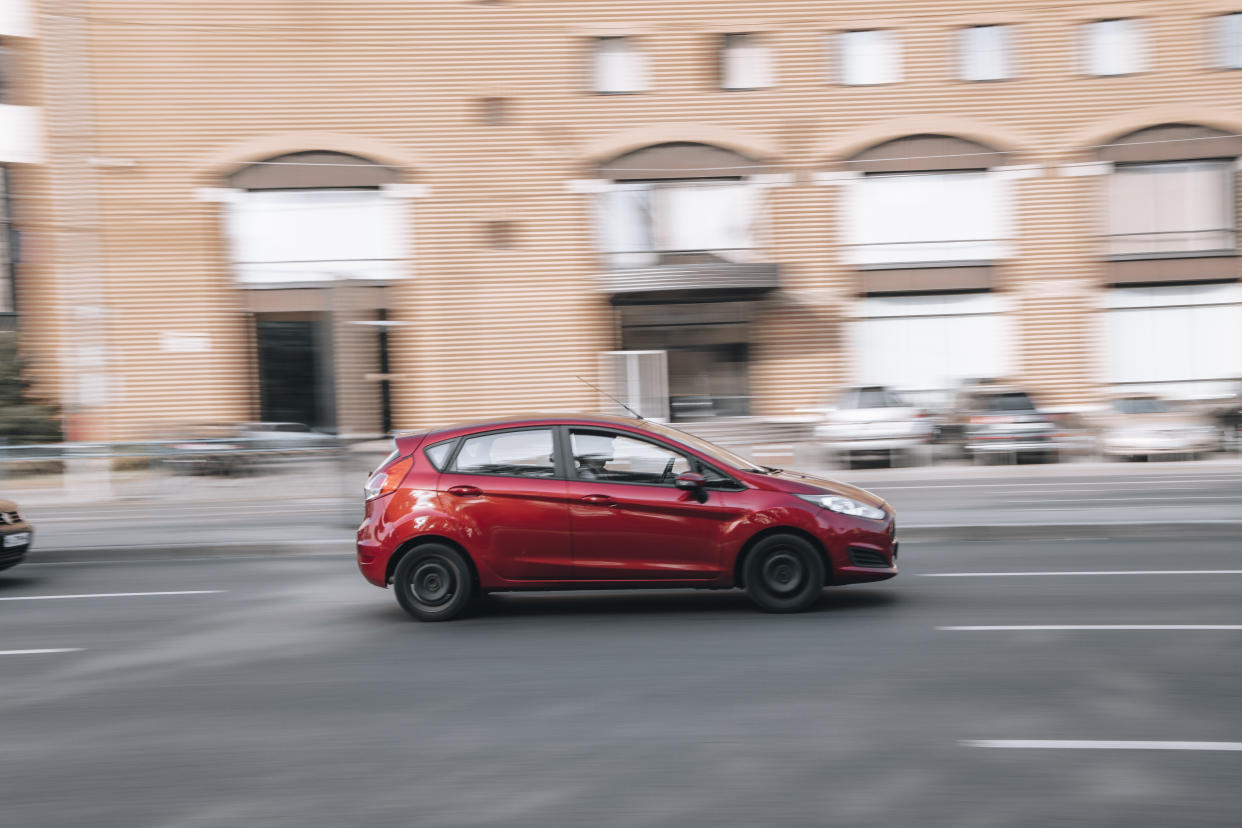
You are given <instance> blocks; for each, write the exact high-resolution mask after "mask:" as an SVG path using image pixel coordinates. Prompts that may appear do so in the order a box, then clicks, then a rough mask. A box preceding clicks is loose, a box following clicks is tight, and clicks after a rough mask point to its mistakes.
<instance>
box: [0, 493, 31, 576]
mask: <svg viewBox="0 0 1242 828" xmlns="http://www.w3.org/2000/svg"><path fill="white" fill-rule="evenodd" d="M33 538H34V527H32V526H31V525H30V524H29V523H27V522H26V520H25V518H23V517H22V516H21V515H20V514H19V513H18V511H17V504H16V503H14V502H13V501H11V500H0V569H8V568H9V567H12V566H17V565H18V564H19V563H21V562H22V560H23V559H24V558H25V557H26V553H27V552H29V551H30V545H31V542H32V539H33Z"/></svg>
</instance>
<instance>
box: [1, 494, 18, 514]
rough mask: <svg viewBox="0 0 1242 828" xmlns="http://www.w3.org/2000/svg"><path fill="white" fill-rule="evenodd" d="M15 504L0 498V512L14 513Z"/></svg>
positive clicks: (15, 509)
mask: <svg viewBox="0 0 1242 828" xmlns="http://www.w3.org/2000/svg"><path fill="white" fill-rule="evenodd" d="M16 511H17V504H16V503H14V502H13V501H11V500H5V499H4V498H2V497H0V512H16Z"/></svg>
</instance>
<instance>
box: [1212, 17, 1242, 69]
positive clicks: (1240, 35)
mask: <svg viewBox="0 0 1242 828" xmlns="http://www.w3.org/2000/svg"><path fill="white" fill-rule="evenodd" d="M1215 23H1216V65H1217V66H1219V67H1220V68H1221V69H1242V12H1234V13H1233V14H1222V15H1221V16H1220V17H1217V18H1216V20H1215Z"/></svg>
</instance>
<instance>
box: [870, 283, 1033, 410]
mask: <svg viewBox="0 0 1242 828" xmlns="http://www.w3.org/2000/svg"><path fill="white" fill-rule="evenodd" d="M999 311H1000V308H999V307H998V303H997V301H996V297H994V296H992V295H991V294H941V295H933V296H885V297H871V298H868V299H866V300H864V301H863V303H862V307H861V312H862V315H863V316H865V317H866V318H863V319H860V320H858V321H856V322H853V323H852V324H851V329H850V330H851V337H850V339H851V346H852V348H853V355H852V356H853V362H854V365H855V373H854V379H855V381H856V382H857V383H859V384H860V385H887V386H890V387H892V388H898V389H902V390H905V391H937V390H945V389H949V388H952V387H954V386H955V385H957V384H958V383H960V382H961V381H962V380H965V379H977V378H997V377H1004V376H1006V375H1007V374H1008V370H1009V367H1010V358H1009V338H1008V330H1007V328H1006V322H1005V317H1004V315H1003V314H1001V313H1000V312H999Z"/></svg>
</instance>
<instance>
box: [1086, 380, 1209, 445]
mask: <svg viewBox="0 0 1242 828" xmlns="http://www.w3.org/2000/svg"><path fill="white" fill-rule="evenodd" d="M1097 422H1098V426H1097V427H1098V429H1099V432H1100V453H1101V454H1103V455H1104V456H1106V457H1125V458H1132V459H1137V458H1144V459H1146V458H1150V457H1153V456H1157V455H1187V456H1191V457H1195V456H1198V455H1200V454H1206V453H1208V452H1212V451H1217V450H1219V449H1220V447H1221V432H1220V429H1219V428H1218V427H1217V426H1216V424H1215V423H1214V422H1213V421H1212V417H1211V415H1210V414H1208V413H1206V412H1202V411H1195V410H1192V409H1189V408H1186V407H1179V406H1177V405H1176V404H1174V403H1172V402H1169V401H1168V400H1163V399H1160V398H1159V397H1156V396H1154V395H1147V394H1132V395H1128V396H1124V397H1118V398H1117V399H1115V400H1113V401H1112V403H1111V404H1110V406H1109V408H1108V411H1107V412H1106V413H1105V414H1103V415H1101V416H1100V417H1099V418H1098V420H1097Z"/></svg>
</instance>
